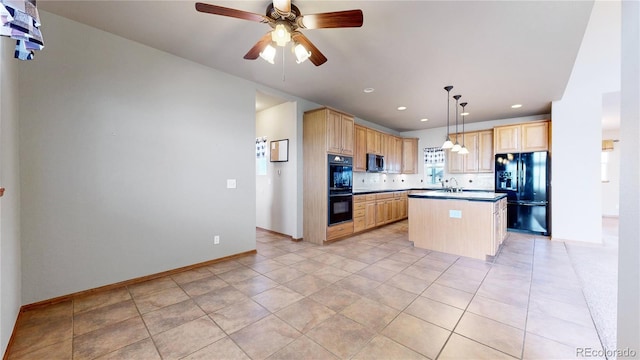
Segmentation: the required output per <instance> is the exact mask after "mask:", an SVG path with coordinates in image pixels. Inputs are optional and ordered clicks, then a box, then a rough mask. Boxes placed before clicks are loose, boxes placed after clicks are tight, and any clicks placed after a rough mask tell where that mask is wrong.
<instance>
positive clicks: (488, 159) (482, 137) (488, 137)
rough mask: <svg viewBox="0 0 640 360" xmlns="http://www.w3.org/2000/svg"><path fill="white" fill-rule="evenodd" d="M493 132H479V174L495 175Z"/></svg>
mask: <svg viewBox="0 0 640 360" xmlns="http://www.w3.org/2000/svg"><path fill="white" fill-rule="evenodd" d="M493 163H494V160H493V131H491V130H485V131H478V172H489V173H493Z"/></svg>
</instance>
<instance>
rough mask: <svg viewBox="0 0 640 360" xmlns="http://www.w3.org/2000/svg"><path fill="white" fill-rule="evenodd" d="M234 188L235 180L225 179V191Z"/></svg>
mask: <svg viewBox="0 0 640 360" xmlns="http://www.w3.org/2000/svg"><path fill="white" fill-rule="evenodd" d="M235 188H236V179H227V189H235Z"/></svg>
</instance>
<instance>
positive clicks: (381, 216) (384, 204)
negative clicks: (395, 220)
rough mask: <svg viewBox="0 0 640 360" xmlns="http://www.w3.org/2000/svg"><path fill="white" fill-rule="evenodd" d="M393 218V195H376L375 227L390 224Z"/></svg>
mask: <svg viewBox="0 0 640 360" xmlns="http://www.w3.org/2000/svg"><path fill="white" fill-rule="evenodd" d="M392 216H393V193H388V192H386V193H380V194H377V195H376V226H378V225H384V224H387V223H389V222H391V219H392Z"/></svg>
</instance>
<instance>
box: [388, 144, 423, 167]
mask: <svg viewBox="0 0 640 360" xmlns="http://www.w3.org/2000/svg"><path fill="white" fill-rule="evenodd" d="M416 151H417V149H416ZM417 156H418V155H417V154H416V157H417ZM391 172H393V173H395V174H399V173H401V172H402V138H399V137H396V136H393V159H392V163H391Z"/></svg>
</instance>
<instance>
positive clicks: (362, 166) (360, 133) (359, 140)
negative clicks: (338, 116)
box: [353, 125, 367, 171]
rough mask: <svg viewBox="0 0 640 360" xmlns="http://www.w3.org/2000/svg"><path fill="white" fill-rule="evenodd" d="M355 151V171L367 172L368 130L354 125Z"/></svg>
mask: <svg viewBox="0 0 640 360" xmlns="http://www.w3.org/2000/svg"><path fill="white" fill-rule="evenodd" d="M353 131H354V133H355V149H354V153H353V171H367V128H365V127H364V126H360V125H354V127H353Z"/></svg>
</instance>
